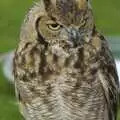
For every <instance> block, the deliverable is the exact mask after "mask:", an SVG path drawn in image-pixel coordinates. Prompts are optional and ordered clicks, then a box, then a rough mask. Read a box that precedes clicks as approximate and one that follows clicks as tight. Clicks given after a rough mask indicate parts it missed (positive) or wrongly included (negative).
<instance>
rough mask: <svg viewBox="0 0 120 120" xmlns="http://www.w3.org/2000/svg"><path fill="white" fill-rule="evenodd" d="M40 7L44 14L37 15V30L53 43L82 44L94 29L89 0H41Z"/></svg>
mask: <svg viewBox="0 0 120 120" xmlns="http://www.w3.org/2000/svg"><path fill="white" fill-rule="evenodd" d="M41 3H42V4H41ZM38 7H39V8H38V9H40V10H39V11H40V12H41V11H43V13H44V14H42V15H38V16H37V19H36V21H35V22H36V25H35V26H36V30H37V32H38V34H39V36H42V38H43V39H44V40H45V41H46V42H47V43H50V44H51V45H52V44H61V45H63V46H65V45H67V46H70V47H75V46H78V45H81V44H82V43H84V37H85V36H87V35H89V34H90V33H91V31H92V29H93V26H94V22H93V15H92V10H91V8H90V6H89V2H88V0H41V2H40V3H39V6H38ZM41 8H44V9H41Z"/></svg>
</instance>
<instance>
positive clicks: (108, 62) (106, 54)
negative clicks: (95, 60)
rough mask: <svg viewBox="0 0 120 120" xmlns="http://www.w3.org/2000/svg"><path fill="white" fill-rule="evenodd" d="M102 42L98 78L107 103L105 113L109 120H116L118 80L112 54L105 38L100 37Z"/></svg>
mask: <svg viewBox="0 0 120 120" xmlns="http://www.w3.org/2000/svg"><path fill="white" fill-rule="evenodd" d="M99 38H100V39H101V41H102V49H101V52H100V57H101V66H100V71H101V72H99V77H100V78H101V79H100V80H101V83H102V87H103V90H104V95H105V98H106V101H107V111H108V113H109V116H108V119H109V120H116V119H117V118H116V117H117V105H118V96H119V78H118V75H117V69H116V65H115V61H114V59H113V56H112V53H111V51H110V49H109V47H108V43H107V41H106V40H105V38H104V37H103V36H102V35H100V36H99Z"/></svg>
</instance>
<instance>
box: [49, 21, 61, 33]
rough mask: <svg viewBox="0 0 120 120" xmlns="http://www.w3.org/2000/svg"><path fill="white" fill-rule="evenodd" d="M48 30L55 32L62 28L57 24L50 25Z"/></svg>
mask: <svg viewBox="0 0 120 120" xmlns="http://www.w3.org/2000/svg"><path fill="white" fill-rule="evenodd" d="M48 28H49V29H51V30H53V31H58V30H59V29H60V28H61V25H59V24H57V23H52V24H48Z"/></svg>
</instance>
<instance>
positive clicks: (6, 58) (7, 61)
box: [0, 51, 14, 83]
mask: <svg viewBox="0 0 120 120" xmlns="http://www.w3.org/2000/svg"><path fill="white" fill-rule="evenodd" d="M13 57H14V51H11V52H8V53H6V54H3V55H1V56H0V62H2V65H3V73H4V75H5V77H6V78H7V79H8V80H9V81H10V82H12V83H13V82H14V77H13V73H12V72H13Z"/></svg>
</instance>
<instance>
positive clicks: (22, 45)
mask: <svg viewBox="0 0 120 120" xmlns="http://www.w3.org/2000/svg"><path fill="white" fill-rule="evenodd" d="M14 76H15V87H16V94H17V97H18V101H19V103H20V108H21V109H20V110H21V114H22V115H23V116H24V118H25V119H26V120H116V115H117V102H118V76H117V72H116V66H115V63H114V59H113V57H112V54H111V52H110V50H109V46H108V43H107V41H106V40H105V38H104V37H103V36H102V35H101V34H100V33H98V32H97V30H96V28H95V24H94V20H93V14H92V10H91V7H90V5H89V3H88V1H87V0H41V1H40V2H39V3H37V4H36V5H35V6H34V7H33V8H32V9H31V10H30V12H29V14H28V15H27V17H26V19H25V21H24V24H23V26H22V29H21V34H20V42H19V45H18V48H17V50H16V53H15V58H14Z"/></svg>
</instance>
